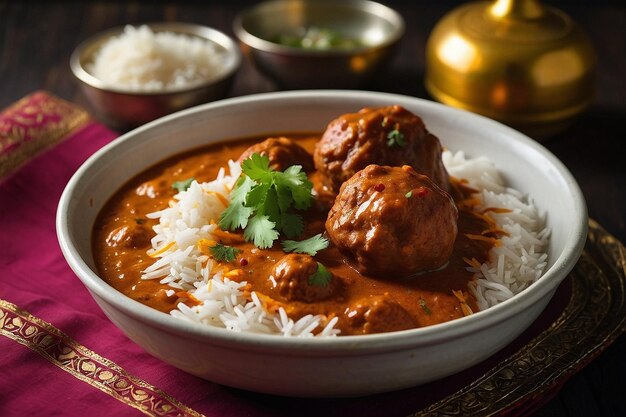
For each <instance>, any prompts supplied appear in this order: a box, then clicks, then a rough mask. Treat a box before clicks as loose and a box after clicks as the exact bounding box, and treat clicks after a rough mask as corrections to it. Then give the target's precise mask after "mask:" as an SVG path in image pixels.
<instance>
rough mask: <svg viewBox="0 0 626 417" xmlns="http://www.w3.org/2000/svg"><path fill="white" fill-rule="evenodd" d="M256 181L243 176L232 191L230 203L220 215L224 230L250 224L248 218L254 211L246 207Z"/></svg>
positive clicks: (220, 223) (221, 225) (221, 226)
mask: <svg viewBox="0 0 626 417" xmlns="http://www.w3.org/2000/svg"><path fill="white" fill-rule="evenodd" d="M253 185H254V181H252V180H251V179H250V178H249V177H242V178H241V179H240V180H239V181H237V185H236V186H235V188H234V189H233V190H232V191H231V193H230V204H229V205H228V207H227V208H226V210H224V211H223V212H222V214H221V215H220V222H219V226H220V228H221V229H222V230H235V229H237V228H238V227H241V228H244V227H246V225H247V224H248V218H249V217H250V216H251V215H252V212H253V211H254V210H253V209H252V208H251V207H245V206H244V204H245V202H246V196H247V195H248V193H249V192H250V190H251V189H252V186H253Z"/></svg>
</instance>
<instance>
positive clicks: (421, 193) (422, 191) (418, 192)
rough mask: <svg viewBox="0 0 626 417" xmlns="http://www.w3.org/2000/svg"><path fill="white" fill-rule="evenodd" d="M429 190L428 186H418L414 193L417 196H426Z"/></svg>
mask: <svg viewBox="0 0 626 417" xmlns="http://www.w3.org/2000/svg"><path fill="white" fill-rule="evenodd" d="M429 191H430V190H429V189H428V188H426V187H420V188H418V189H417V190H415V194H416V195H417V196H418V197H426V196H427V195H428V193H429Z"/></svg>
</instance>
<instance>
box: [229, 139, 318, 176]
mask: <svg viewBox="0 0 626 417" xmlns="http://www.w3.org/2000/svg"><path fill="white" fill-rule="evenodd" d="M253 153H258V154H261V155H267V157H268V158H269V160H270V168H273V169H274V170H276V171H284V170H285V169H287V168H289V167H290V166H292V165H301V166H302V170H303V171H305V172H310V171H312V170H313V157H312V156H311V154H310V153H308V152H307V151H306V150H305V149H304V148H303V147H302V146H300V145H298V144H297V143H295V142H294V141H292V140H291V139H288V138H285V137H279V138H268V139H266V140H264V141H263V142H260V143H257V144H255V145H252V146H250V147H249V148H248V149H246V150H245V151H244V152H243V153H242V154H241V156H240V157H239V159H238V162H240V163H241V162H243V161H244V160H245V159H248V158H249V157H250V155H252V154H253Z"/></svg>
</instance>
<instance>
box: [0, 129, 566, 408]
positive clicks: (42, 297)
mask: <svg viewBox="0 0 626 417" xmlns="http://www.w3.org/2000/svg"><path fill="white" fill-rule="evenodd" d="M115 136H116V134H115V133H114V132H112V131H110V130H108V129H106V128H105V127H103V126H102V125H99V124H96V123H93V122H92V123H89V124H87V125H86V126H84V127H83V128H81V129H80V130H79V131H77V132H75V133H74V134H73V135H72V136H71V137H70V138H68V139H67V140H65V141H64V142H62V143H61V144H60V145H57V146H56V147H55V148H53V149H51V150H49V151H48V152H46V153H44V154H42V155H40V156H38V157H36V158H35V159H33V160H32V161H30V162H29V163H28V164H27V165H25V166H24V167H22V169H20V170H19V171H18V172H16V173H15V174H13V175H12V176H11V177H9V178H7V179H5V180H4V182H2V183H0V270H1V271H2V272H1V274H2V275H1V279H0V300H6V301H8V302H10V303H12V304H15V305H17V306H18V307H20V308H21V309H24V310H27V311H28V312H30V313H31V314H32V315H33V316H35V317H37V318H39V319H41V320H44V321H46V322H48V323H50V324H52V325H53V326H54V327H56V328H57V329H59V330H60V331H61V332H63V333H65V334H66V335H68V336H69V337H70V338H72V339H73V340H75V341H76V342H78V343H79V344H81V345H83V346H85V347H87V348H88V349H90V350H92V351H93V352H95V353H96V354H98V355H100V356H102V357H104V358H105V359H108V360H110V361H113V362H115V363H116V364H117V365H119V366H120V367H121V368H123V370H125V371H126V372H127V373H128V374H130V375H132V376H134V377H137V378H140V379H142V380H143V381H146V382H147V383H148V384H151V385H153V386H154V387H156V388H158V389H160V390H162V391H163V392H164V393H166V394H167V395H169V396H171V397H172V398H173V399H174V400H176V401H177V403H180V404H182V405H184V406H187V407H189V408H190V409H191V410H195V411H197V412H199V413H203V414H205V415H206V416H233V417H240V416H248V417H266V416H292V415H300V416H334V415H337V416H339V415H355V416H356V415H358V416H363V417H366V416H379V415H386V416H394V415H397V416H405V415H407V414H409V413H411V412H415V411H418V410H420V409H422V408H424V407H426V406H428V405H429V404H431V403H433V402H435V401H436V400H439V399H441V398H443V397H444V396H446V395H448V394H451V393H453V392H455V391H457V390H458V389H460V388H462V387H463V386H465V385H467V384H468V383H470V382H472V381H473V380H474V379H475V378H476V377H477V376H479V375H482V374H483V373H484V372H485V371H486V370H488V369H490V368H491V367H493V366H494V365H495V364H496V363H498V362H499V361H500V360H502V358H504V357H506V355H510V354H511V353H512V352H514V351H515V350H516V349H518V348H519V347H520V346H522V345H523V344H524V343H525V342H526V341H528V340H529V339H530V338H531V337H532V336H533V335H536V334H537V333H538V332H540V331H541V330H543V329H545V328H546V327H547V324H548V323H550V322H551V321H552V320H554V318H555V317H556V316H557V315H558V313H559V312H560V311H561V309H562V308H563V305H564V303H565V301H566V300H567V298H568V297H567V294H568V292H569V288H568V286H567V282H566V285H564V286H562V287H561V288H560V289H559V292H558V294H559V295H558V296H557V297H556V299H557V300H560V301H559V302H556V303H554V302H553V303H551V305H550V308H549V309H548V310H546V312H545V313H544V314H543V315H542V318H541V319H540V320H538V321H537V322H536V323H535V324H534V325H533V326H532V327H531V328H530V329H529V330H528V331H527V332H526V333H525V334H524V335H523V336H521V337H520V338H519V339H518V340H517V341H516V342H515V343H514V344H513V345H511V346H509V347H507V348H506V349H504V351H502V352H500V353H499V354H498V355H496V356H495V357H493V358H491V359H489V360H487V361H485V362H484V363H482V364H480V365H478V366H475V367H474V368H472V369H470V370H468V371H465V372H462V373H460V374H457V375H454V376H452V377H450V378H446V379H444V380H441V381H437V382H435V383H432V384H428V385H425V386H421V387H416V388H412V389H407V390H403V391H398V392H393V393H387V394H380V395H373V396H369V397H363V398H356V399H329V400H312V399H297V398H281V397H274V396H269V395H263V394H255V393H250V392H245V391H242V390H238V389H233V388H228V387H223V386H220V385H217V384H215V383H211V382H208V381H204V380H201V379H199V378H197V377H194V376H191V375H189V374H186V373H184V372H182V371H180V370H178V369H176V368H174V367H172V366H170V365H167V364H165V363H163V362H161V361H159V360H158V359H155V358H153V357H152V356H150V355H149V354H147V353H146V352H144V351H143V350H142V349H141V348H140V347H138V346H137V345H135V344H134V343H133V342H131V341H130V340H129V339H127V338H126V337H125V336H124V335H123V334H122V333H121V332H120V331H119V330H118V329H117V328H116V327H115V326H114V325H113V324H112V323H111V322H110V321H109V320H108V319H107V318H106V317H105V316H104V314H103V313H102V312H101V310H100V309H99V307H98V306H97V305H96V303H95V302H94V301H93V299H92V298H91V296H90V295H89V293H88V292H87V290H86V289H85V288H84V287H83V285H82V283H81V282H80V281H79V280H78V278H77V277H76V276H75V275H74V273H73V272H72V271H71V270H70V268H69V266H68V265H67V264H66V262H65V260H64V258H63V256H62V254H61V251H60V248H59V246H58V243H57V239H56V231H55V212H56V207H57V204H58V200H59V197H60V195H61V192H62V191H63V188H64V186H65V184H66V183H67V182H68V180H69V179H70V177H71V175H72V174H73V173H74V172H75V171H76V169H77V168H78V167H79V166H80V164H81V163H82V162H83V161H84V160H85V159H86V158H88V157H89V156H90V155H91V154H92V153H93V152H95V151H96V150H97V149H99V148H100V147H101V146H103V145H104V144H106V143H108V142H109V141H111V140H113V139H114V137H115ZM5 313H6V312H5ZM3 317H4V320H5V321H6V320H14V319H13V318H12V316H10V315H7V314H5V315H4V316H3ZM0 321H2V320H0ZM15 323H17V324H19V323H18V321H15ZM0 324H2V323H0ZM4 324H5V325H6V323H4ZM0 327H1V326H0ZM5 327H6V326H5ZM27 327H28V326H25V327H24V329H25V330H24V334H23V335H24V336H28V334H27V333H28V330H27ZM2 336H4V337H2ZM61 348H62V345H60V347H59V349H61ZM76 365H77V366H83V365H84V366H86V365H85V364H84V363H82V362H77V364H76ZM268 371H273V370H268ZM372 383H375V381H372ZM163 392H160V391H158V392H156V394H155V395H156V396H157V397H159V396H161V397H165V394H163ZM135 394H137V392H135ZM129 395H130V394H129ZM537 404H539V403H537ZM533 405H535V404H525V405H524V407H523V409H524V410H525V411H526V412H528V411H530V410H532V409H533ZM175 411H177V410H173V411H172V412H170V413H164V414H166V415H174V414H175ZM518 411H519V410H518ZM138 414H140V411H138V410H137V409H135V408H132V407H131V406H129V405H128V404H127V403H125V402H123V401H120V400H118V399H116V398H114V397H112V396H111V395H109V394H107V393H106V392H104V391H102V390H100V389H98V388H96V387H94V386H93V385H91V384H89V383H87V382H85V381H84V380H81V379H79V378H77V377H75V376H74V375H72V374H70V373H68V372H66V371H64V370H62V369H61V368H60V367H58V366H55V365H54V364H53V363H52V362H51V361H49V360H47V359H45V358H44V357H43V356H42V355H40V354H39V353H36V352H35V351H33V350H32V349H30V348H28V347H27V346H24V345H23V344H21V343H19V342H18V341H17V340H16V339H15V338H12V337H11V335H8V334H6V332H5V333H1V332H0V415H2V416H30V415H50V416H52V415H63V416H79V415H80V416H84V415H88V416H90V417H93V416H104V415H107V416H108V415H114V416H127V415H128V416H131V415H132V416H134V415H138Z"/></svg>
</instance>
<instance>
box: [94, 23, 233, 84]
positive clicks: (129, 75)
mask: <svg viewBox="0 0 626 417" xmlns="http://www.w3.org/2000/svg"><path fill="white" fill-rule="evenodd" d="M223 62H224V54H223V52H222V51H221V50H219V49H218V48H217V47H216V45H215V44H213V43H211V42H209V41H207V40H204V39H200V38H197V37H192V36H188V35H184V34H177V33H172V32H156V33H155V32H153V31H152V30H151V29H150V28H149V27H148V26H145V25H144V26H140V27H138V28H136V27H133V26H126V27H125V28H124V32H123V33H122V34H121V35H119V36H115V37H113V38H111V39H110V40H108V41H107V42H106V43H105V44H104V45H103V47H102V49H100V50H99V51H98V52H97V53H96V55H95V58H94V62H93V64H92V65H90V66H89V67H88V70H89V72H90V73H91V74H92V75H93V76H94V77H96V78H98V79H100V80H102V81H104V82H106V83H108V84H110V85H112V86H115V87H118V88H126V89H130V90H135V91H160V90H164V89H171V88H178V87H186V86H188V85H189V84H192V83H195V82H198V81H203V80H207V79H209V78H211V77H212V76H213V75H214V74H215V73H217V72H219V70H220V69H221V68H222V66H223Z"/></svg>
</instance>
